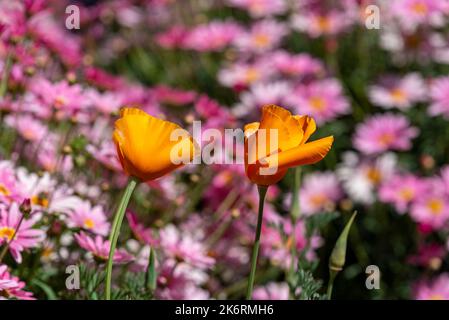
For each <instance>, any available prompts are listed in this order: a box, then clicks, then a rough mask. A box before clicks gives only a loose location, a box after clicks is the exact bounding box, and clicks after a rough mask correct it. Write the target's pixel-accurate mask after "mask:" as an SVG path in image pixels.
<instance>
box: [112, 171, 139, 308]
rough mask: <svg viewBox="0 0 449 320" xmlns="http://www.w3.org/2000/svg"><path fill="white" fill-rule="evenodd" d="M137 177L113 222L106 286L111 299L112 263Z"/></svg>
mask: <svg viewBox="0 0 449 320" xmlns="http://www.w3.org/2000/svg"><path fill="white" fill-rule="evenodd" d="M137 182H138V181H137V179H135V178H130V180H129V182H128V185H127V186H126V189H125V192H124V193H123V196H122V199H121V200H120V204H119V206H118V208H117V211H116V212H115V216H114V222H113V223H112V229H111V234H110V235H109V242H110V248H109V258H108V263H107V268H106V288H105V299H106V300H111V280H112V264H113V260H114V254H115V248H116V246H117V240H118V236H119V233H120V228H121V226H122V222H123V218H124V216H125V212H126V208H127V207H128V203H129V199H130V198H131V195H132V193H133V191H134V189H135V188H136V186H137Z"/></svg>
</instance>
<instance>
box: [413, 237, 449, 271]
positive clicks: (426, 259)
mask: <svg viewBox="0 0 449 320" xmlns="http://www.w3.org/2000/svg"><path fill="white" fill-rule="evenodd" d="M445 255H446V249H445V247H444V246H443V245H441V244H437V243H429V244H421V245H420V246H419V247H418V252H417V253H416V254H414V255H412V256H410V257H408V259H407V261H408V262H409V263H411V264H413V265H416V266H422V267H426V268H432V267H435V266H438V265H440V264H441V262H442V259H444V256H445Z"/></svg>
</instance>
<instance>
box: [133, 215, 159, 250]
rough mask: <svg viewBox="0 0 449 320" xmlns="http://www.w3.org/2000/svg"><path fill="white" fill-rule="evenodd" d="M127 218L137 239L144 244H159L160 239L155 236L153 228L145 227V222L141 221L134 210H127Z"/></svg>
mask: <svg viewBox="0 0 449 320" xmlns="http://www.w3.org/2000/svg"><path fill="white" fill-rule="evenodd" d="M126 218H127V219H128V223H129V227H130V228H131V231H132V232H133V234H134V237H136V239H137V240H139V241H140V242H142V243H144V244H149V245H150V246H154V245H157V244H158V240H157V239H156V238H155V237H154V234H153V232H152V231H151V228H145V226H144V225H143V224H141V223H139V221H138V219H137V215H136V214H135V213H134V212H132V211H130V210H128V211H127V212H126Z"/></svg>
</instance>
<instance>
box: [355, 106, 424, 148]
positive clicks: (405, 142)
mask: <svg viewBox="0 0 449 320" xmlns="http://www.w3.org/2000/svg"><path fill="white" fill-rule="evenodd" d="M418 133H419V130H418V129H417V128H415V127H411V126H410V123H409V121H408V119H407V118H406V117H404V116H402V115H394V114H391V113H387V114H382V115H374V116H372V117H370V118H369V119H368V120H366V121H365V122H363V123H362V124H359V125H358V126H357V128H356V132H355V136H354V138H353V143H354V147H355V148H356V149H357V150H359V151H361V152H362V153H365V154H375V153H381V152H385V151H387V150H398V151H405V150H409V149H410V148H411V147H412V143H411V140H412V139H413V138H415V137H416V136H418Z"/></svg>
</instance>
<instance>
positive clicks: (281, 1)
mask: <svg viewBox="0 0 449 320" xmlns="http://www.w3.org/2000/svg"><path fill="white" fill-rule="evenodd" d="M227 3H229V5H230V6H234V7H237V8H241V9H245V10H247V11H248V12H249V14H250V15H251V17H253V18H261V17H265V16H271V15H276V14H282V13H284V12H285V11H286V10H287V3H286V1H285V0H227Z"/></svg>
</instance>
